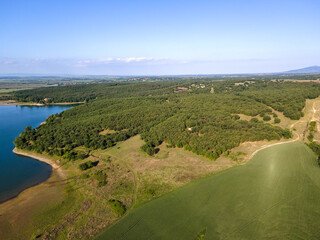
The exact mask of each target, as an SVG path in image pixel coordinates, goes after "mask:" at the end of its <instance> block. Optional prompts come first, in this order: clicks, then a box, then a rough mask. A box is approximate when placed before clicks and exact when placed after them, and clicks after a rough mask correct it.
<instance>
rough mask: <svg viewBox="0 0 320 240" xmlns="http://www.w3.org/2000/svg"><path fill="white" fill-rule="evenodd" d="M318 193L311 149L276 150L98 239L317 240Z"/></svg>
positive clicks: (140, 211)
mask: <svg viewBox="0 0 320 240" xmlns="http://www.w3.org/2000/svg"><path fill="white" fill-rule="evenodd" d="M319 187H320V170H319V167H318V166H317V163H316V161H315V157H314V154H313V153H312V152H311V150H310V149H309V148H308V147H307V146H305V145H304V144H302V143H298V142H294V143H286V144H281V145H276V146H273V147H270V148H266V149H263V150H261V151H260V152H258V153H257V155H255V156H254V158H253V159H252V160H251V161H250V162H249V163H248V164H246V165H243V166H241V167H237V168H233V169H230V170H227V171H225V172H222V173H220V174H217V175H214V176H212V177H209V178H207V179H205V180H202V181H199V182H196V183H193V184H189V185H187V186H186V187H184V188H181V189H179V190H178V191H175V192H173V193H171V194H168V195H166V196H164V197H161V198H159V199H157V200H155V201H152V202H149V203H147V204H145V205H142V206H140V207H138V208H136V209H135V210H133V211H132V212H131V213H130V214H129V215H128V216H126V217H125V218H124V219H123V220H122V221H120V222H118V223H117V224H116V225H115V226H113V227H112V228H110V229H109V230H107V231H106V232H105V233H104V234H102V235H101V236H100V237H99V238H98V239H100V240H101V239H127V240H129V239H140V240H143V239H153V240H155V239H176V240H178V239H184V240H188V239H190V240H194V239H197V236H200V235H205V239H206V240H208V239H301V238H302V237H303V239H317V236H319V227H318V226H319V224H320V220H319V219H320V208H319V207H320V188H319ZM199 239H200V238H199Z"/></svg>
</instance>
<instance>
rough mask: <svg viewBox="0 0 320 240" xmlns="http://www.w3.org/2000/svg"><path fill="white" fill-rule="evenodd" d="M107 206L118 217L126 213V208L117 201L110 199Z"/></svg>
mask: <svg viewBox="0 0 320 240" xmlns="http://www.w3.org/2000/svg"><path fill="white" fill-rule="evenodd" d="M108 204H109V206H110V207H111V208H112V210H113V211H114V212H115V213H116V214H117V215H118V216H122V215H123V214H125V212H126V211H127V209H126V206H125V205H123V203H122V202H120V201H119V200H115V199H110V200H109V201H108Z"/></svg>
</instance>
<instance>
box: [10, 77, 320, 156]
mask: <svg viewBox="0 0 320 240" xmlns="http://www.w3.org/2000/svg"><path fill="white" fill-rule="evenodd" d="M181 89H182V90H183V91H180V90H181ZM177 90H179V91H177ZM67 92H68V94H66V93H67ZM319 95H320V88H319V86H318V85H317V84H315V83H292V82H282V81H250V82H249V81H242V82H240V83H239V82H238V81H209V82H203V81H201V82H172V81H171V82H152V83H120V84H119V83H112V84H110V83H101V84H89V85H80V86H66V87H52V88H43V89H42V88H40V89H35V90H26V91H20V92H17V93H16V94H15V96H16V97H21V98H23V99H25V100H26V99H28V101H30V100H32V99H42V98H44V97H51V98H53V99H55V100H56V99H58V101H62V100H63V101H79V100H86V99H87V98H89V100H88V101H86V102H85V103H84V104H81V105H79V106H76V107H74V108H72V109H69V110H67V111H64V112H62V113H60V114H56V115H51V116H49V117H48V118H47V120H46V124H43V125H40V126H39V127H37V128H36V129H32V128H31V127H29V126H28V127H26V129H25V131H24V132H22V133H21V134H20V136H19V137H17V138H16V140H15V145H16V147H17V148H21V149H27V150H32V151H36V152H38V153H42V152H47V153H48V154H50V155H56V156H61V157H62V158H64V159H65V160H66V161H74V160H77V159H84V158H86V156H87V154H88V151H90V149H98V148H99V149H106V148H109V147H112V146H114V145H115V144H116V143H117V142H120V141H124V140H126V139H128V138H130V137H132V136H134V135H137V134H140V136H141V138H142V139H143V140H144V141H145V145H144V146H143V147H142V150H144V151H145V152H146V153H148V154H149V155H153V154H156V153H157V151H158V150H159V149H158V148H157V147H158V146H159V145H160V144H161V143H163V142H165V143H167V144H168V147H179V148H184V149H186V150H188V151H192V152H194V153H196V154H199V155H203V156H205V157H207V158H209V159H212V160H215V159H217V158H218V157H219V156H220V155H221V154H223V153H224V152H226V151H227V150H229V149H232V148H234V147H236V146H238V145H239V144H240V143H242V142H245V141H259V140H264V139H267V140H274V139H281V138H290V137H291V132H290V131H289V130H288V129H282V128H281V127H279V126H277V124H276V123H274V124H271V123H269V122H268V120H269V119H270V117H269V118H268V117H264V121H263V120H261V121H259V120H258V119H257V118H252V119H251V120H250V121H245V120H241V119H240V117H239V116H238V115H237V114H245V115H248V116H252V117H255V116H258V115H260V116H268V115H270V114H275V113H274V112H273V111H272V109H271V108H270V107H272V108H273V109H276V110H278V111H280V112H283V113H284V115H285V116H287V117H289V118H291V119H299V118H300V117H301V116H302V115H303V113H302V109H303V107H304V105H305V100H306V99H308V98H315V97H317V96H319ZM79 147H82V148H79ZM84 149H86V150H84Z"/></svg>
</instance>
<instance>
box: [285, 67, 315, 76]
mask: <svg viewBox="0 0 320 240" xmlns="http://www.w3.org/2000/svg"><path fill="white" fill-rule="evenodd" d="M284 73H290V74H308V73H320V66H311V67H306V68H300V69H295V70H290V71H286V72H284Z"/></svg>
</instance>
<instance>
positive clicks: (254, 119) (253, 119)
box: [250, 118, 259, 123]
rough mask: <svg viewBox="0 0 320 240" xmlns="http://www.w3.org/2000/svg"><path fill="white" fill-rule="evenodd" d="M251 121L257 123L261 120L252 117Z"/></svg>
mask: <svg viewBox="0 0 320 240" xmlns="http://www.w3.org/2000/svg"><path fill="white" fill-rule="evenodd" d="M250 122H253V123H257V122H259V119H258V118H251V119H250Z"/></svg>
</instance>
